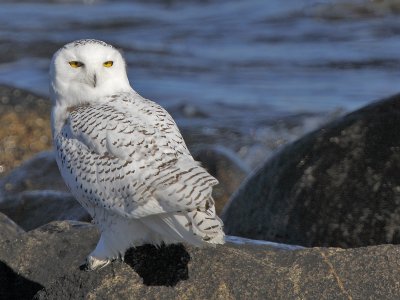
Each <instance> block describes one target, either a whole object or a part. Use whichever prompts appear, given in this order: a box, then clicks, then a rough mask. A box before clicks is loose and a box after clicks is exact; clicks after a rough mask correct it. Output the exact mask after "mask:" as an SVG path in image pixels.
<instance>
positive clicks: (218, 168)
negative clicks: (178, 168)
mask: <svg viewBox="0 0 400 300" xmlns="http://www.w3.org/2000/svg"><path fill="white" fill-rule="evenodd" d="M193 157H194V158H195V159H196V160H198V161H200V162H201V164H202V166H203V167H205V168H206V169H207V171H208V172H209V173H210V174H211V175H213V176H214V177H215V178H217V179H218V181H219V184H218V185H216V186H215V187H214V188H213V198H214V200H215V208H216V210H217V213H218V214H219V213H220V212H221V211H222V209H223V207H224V205H225V204H226V203H227V202H228V199H229V198H230V196H231V195H232V194H233V192H234V191H236V190H237V188H238V187H239V186H240V183H241V182H242V180H243V179H244V178H245V177H246V175H247V174H248V173H249V172H250V169H249V167H247V166H246V165H245V164H244V163H243V162H242V161H241V159H240V158H239V157H238V156H237V155H236V154H235V153H234V152H233V151H232V150H230V149H228V148H225V147H223V146H201V147H197V149H196V150H195V151H194V152H193Z"/></svg>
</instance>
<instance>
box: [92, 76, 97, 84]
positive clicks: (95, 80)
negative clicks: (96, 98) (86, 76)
mask: <svg viewBox="0 0 400 300" xmlns="http://www.w3.org/2000/svg"><path fill="white" fill-rule="evenodd" d="M96 85H97V77H96V73H94V75H93V87H96Z"/></svg>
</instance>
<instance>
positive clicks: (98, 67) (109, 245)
mask: <svg viewBox="0 0 400 300" xmlns="http://www.w3.org/2000/svg"><path fill="white" fill-rule="evenodd" d="M50 93H51V99H52V115H51V126H52V132H53V142H54V148H55V152H56V160H57V164H58V167H59V169H60V171H61V174H62V177H63V178H64V181H65V183H66V184H67V186H68V187H69V189H70V190H71V192H72V194H73V195H74V196H75V198H76V199H77V200H78V201H79V202H80V204H81V205H82V206H83V207H84V208H85V209H86V210H87V211H88V212H89V213H90V215H91V216H92V217H93V220H94V222H95V224H96V225H97V226H98V228H99V230H100V232H101V236H100V240H99V242H98V244H97V246H96V248H95V249H94V250H93V252H91V253H90V254H89V256H88V257H87V259H86V265H87V267H88V268H89V269H96V268H100V267H103V266H105V265H107V264H108V263H109V262H110V261H111V260H113V259H116V258H118V257H121V256H122V257H123V255H124V253H125V250H127V249H128V248H129V247H132V246H133V247H135V246H139V245H142V244H146V243H150V244H154V245H160V244H162V243H165V244H171V243H180V242H186V243H189V244H191V245H195V246H203V245H209V244H222V243H224V233H223V230H222V226H223V225H222V221H221V220H220V219H219V218H218V216H217V215H216V214H215V207H214V201H213V199H212V197H211V192H212V186H213V185H215V184H217V183H218V182H217V180H216V179H215V178H213V177H212V176H211V175H210V174H208V173H207V171H206V170H205V169H204V168H202V167H201V166H200V164H199V163H198V162H196V161H195V160H194V159H193V158H192V156H191V155H190V153H189V151H188V149H187V147H186V144H185V142H184V140H183V138H182V136H181V134H180V132H179V129H178V127H177V126H176V124H175V122H174V120H173V119H172V117H171V116H170V115H169V114H168V112H167V111H165V110H164V109H163V108H162V107H161V106H160V105H158V104H156V103H154V102H152V101H150V100H147V99H144V98H143V97H141V96H140V95H139V94H138V93H137V92H135V91H134V90H133V89H132V88H131V86H130V84H129V81H128V77H127V74H126V65H125V61H124V59H123V57H122V55H121V54H120V52H119V51H117V50H116V49H115V48H114V47H113V46H111V45H109V44H106V43H105V42H102V41H98V40H78V41H74V42H72V43H69V44H67V45H65V46H64V47H63V48H61V49H60V50H58V51H57V52H56V53H55V54H54V56H53V59H52V62H51V67H50Z"/></svg>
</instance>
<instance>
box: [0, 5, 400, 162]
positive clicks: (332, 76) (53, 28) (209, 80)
mask: <svg viewBox="0 0 400 300" xmlns="http://www.w3.org/2000/svg"><path fill="white" fill-rule="evenodd" d="M68 2H69V3H68ZM399 12H400V3H399V1H397V0H380V1H377V0H353V1H351V0H346V1H339V0H335V1H334V0H332V1H328V0H325V1H318V0H303V1H299V0H285V1H282V0H268V1H266V0H247V1H244V0H242V1H238V0H232V1H228V0H217V1H200V0H198V1H196V0H191V1H182V0H153V1H136V2H133V1H132V2H129V1H95V0H92V1H90V0H89V1H78V0H75V1H66V0H64V1H62V0H52V1H50V0H49V1H40V3H35V2H32V1H29V2H23V1H17V2H12V3H11V2H10V3H4V2H1V3H0V83H7V84H10V85H13V86H17V87H22V88H26V89H29V90H32V91H35V92H39V93H41V94H43V95H45V96H46V95H48V66H49V63H50V58H51V56H52V54H53V53H54V52H55V51H56V50H57V49H58V48H59V47H61V46H62V45H64V44H66V43H68V42H70V41H72V40H76V39H81V38H96V39H100V40H104V41H106V42H109V43H111V44H113V45H115V46H116V47H117V48H120V49H122V50H123V52H124V55H125V57H126V60H127V63H128V70H129V78H130V81H131V83H132V85H133V87H134V88H135V90H137V91H138V92H139V93H140V94H142V95H143V96H145V97H147V98H149V99H152V100H155V101H157V102H159V103H160V104H162V105H164V106H165V107H167V109H169V110H170V111H172V113H173V116H174V117H175V118H176V119H177V122H178V125H179V126H180V127H181V128H183V130H186V129H187V128H190V130H191V131H190V132H191V134H190V135H189V136H191V138H192V139H195V142H197V143H211V144H219V145H223V146H225V147H228V148H230V149H231V150H233V151H234V152H235V153H236V154H237V155H238V156H239V157H240V159H242V160H243V161H244V162H245V163H247V164H248V165H249V166H251V167H254V166H257V165H258V164H259V163H260V161H262V160H264V159H265V158H266V157H268V156H269V155H271V154H272V153H273V152H274V151H275V150H276V149H279V147H281V146H282V145H284V144H285V143H287V142H289V141H293V140H295V139H297V138H298V137H300V136H301V135H303V134H304V133H305V132H308V131H310V130H312V129H314V128H316V127H318V126H320V125H321V124H323V123H324V122H326V121H327V120H329V119H331V118H334V117H335V116H337V115H340V113H338V111H340V112H341V113H343V111H350V110H354V109H356V108H359V107H361V106H363V105H366V104H367V103H369V102H371V101H373V100H376V99H379V98H383V97H386V96H389V95H391V94H394V93H396V92H398V91H399V90H400V85H399V79H400V55H399V49H400V18H399V15H398V13H399ZM182 107H183V108H182ZM193 111H194V114H193ZM192 115H193V116H194V117H193V116H192ZM199 116H200V117H199Z"/></svg>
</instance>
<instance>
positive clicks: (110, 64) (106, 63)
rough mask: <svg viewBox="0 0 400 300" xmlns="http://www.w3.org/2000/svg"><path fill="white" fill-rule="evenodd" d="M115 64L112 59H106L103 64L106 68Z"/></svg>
mask: <svg viewBox="0 0 400 300" xmlns="http://www.w3.org/2000/svg"><path fill="white" fill-rule="evenodd" d="M113 64H114V62H113V61H111V60H109V61H106V62H105V63H104V64H103V66H105V67H106V68H109V67H112V65H113Z"/></svg>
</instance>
